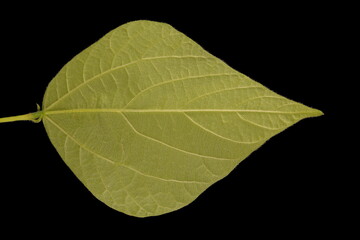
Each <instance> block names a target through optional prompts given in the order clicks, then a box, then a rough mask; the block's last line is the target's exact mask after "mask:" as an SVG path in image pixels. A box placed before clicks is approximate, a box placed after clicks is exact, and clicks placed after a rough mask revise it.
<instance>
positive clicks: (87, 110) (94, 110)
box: [44, 108, 309, 115]
mask: <svg viewBox="0 0 360 240" xmlns="http://www.w3.org/2000/svg"><path fill="white" fill-rule="evenodd" d="M187 112H245V113H246V112H248V113H275V114H302V113H309V112H286V111H271V110H256V109H111V108H103V109H100V108H85V109H68V110H50V111H46V110H45V111H44V115H55V114H67V113H187Z"/></svg>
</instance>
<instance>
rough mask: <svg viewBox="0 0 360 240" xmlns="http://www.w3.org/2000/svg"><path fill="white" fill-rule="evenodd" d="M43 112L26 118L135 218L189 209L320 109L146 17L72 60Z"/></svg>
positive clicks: (103, 195) (85, 178)
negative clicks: (288, 95)
mask: <svg viewBox="0 0 360 240" xmlns="http://www.w3.org/2000/svg"><path fill="white" fill-rule="evenodd" d="M40 113H41V114H39V113H37V114H35V116H33V115H31V117H30V118H31V119H23V120H35V121H37V120H38V119H39V118H42V120H43V123H44V125H45V128H46V131H47V133H48V135H49V137H50V140H51V142H52V143H53V145H54V146H55V148H56V149H57V151H58V152H59V154H60V156H61V157H62V159H63V160H64V161H65V163H66V164H67V165H68V166H69V167H70V169H71V170H72V171H73V172H74V174H75V175H76V176H77V177H78V178H79V179H80V181H81V182H82V183H83V184H84V185H85V186H86V187H87V188H88V189H89V190H90V192H91V193H92V194H93V195H94V196H95V197H96V198H98V199H99V200H101V201H102V202H104V203H105V204H107V205H108V206H110V207H112V208H114V209H116V210H118V211H121V212H124V213H126V214H128V215H133V216H137V217H146V216H154V215H160V214H164V213H167V212H171V211H174V210H176V209H179V208H181V207H184V206H186V205H188V204H189V203H191V202H192V201H193V200H195V199H196V198H197V197H198V196H199V195H200V194H201V193H202V192H203V191H205V190H206V189H207V188H208V187H209V186H211V185H212V184H214V183H215V182H217V181H218V180H220V179H222V178H223V177H225V176H226V175H228V174H229V173H230V172H231V171H232V170H233V169H234V167H236V166H237V165H238V164H239V163H240V162H241V161H242V160H244V159H245V158H246V157H247V156H248V155H249V154H250V153H251V152H253V151H254V150H256V149H257V148H259V147H260V146H261V145H262V144H263V143H264V142H265V141H267V140H268V139H269V138H270V137H272V136H274V135H275V134H277V133H279V132H281V131H282V130H284V129H286V128H287V127H289V126H291V125H292V124H294V123H296V122H298V121H299V120H301V119H303V118H306V117H312V116H319V115H321V114H322V113H321V112H320V111H319V110H315V109H312V108H309V107H307V106H304V105H302V104H300V103H296V102H294V101H291V100H289V99H287V98H284V97H282V96H280V95H278V94H276V93H274V92H272V91H270V90H269V89H267V88H265V87H264V86H262V85H261V84H259V83H257V82H255V81H253V80H252V79H250V78H249V77H247V76H245V75H243V74H241V73H239V72H237V71H235V70H234V69H232V68H231V67H229V66H228V65H226V64H225V63H224V62H223V61H221V60H219V59H218V58H216V57H214V56H212V55H211V54H209V53H208V52H206V51H205V50H204V49H202V48H201V47H200V46H199V45H198V44H197V43H195V42H194V41H192V40H191V39H190V38H188V37H187V36H185V35H184V34H182V33H180V32H178V31H177V30H175V29H174V28H173V27H171V26H170V25H167V24H165V23H158V22H151V21H135V22H130V23H127V24H124V25H122V26H120V27H118V28H117V29H115V30H113V31H111V32H110V33H108V34H106V35H105V36H104V37H103V38H102V39H100V40H99V41H98V42H96V43H95V44H93V45H92V46H90V47H89V48H87V49H86V50H84V51H83V52H81V53H80V54H78V55H77V56H76V57H74V58H73V59H72V60H71V61H70V62H69V63H67V64H66V65H65V66H64V67H63V69H61V71H60V72H59V73H58V74H57V75H56V77H55V78H54V79H53V80H52V81H51V82H50V84H49V86H48V88H47V90H46V93H45V97H44V101H43V110H42V111H41V112H40ZM27 118H29V116H28V115H27ZM12 120H13V119H12ZM20 120H21V119H20ZM4 121H5V120H4ZM0 122H1V121H0Z"/></svg>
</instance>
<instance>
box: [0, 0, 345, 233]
mask: <svg viewBox="0 0 360 240" xmlns="http://www.w3.org/2000/svg"><path fill="white" fill-rule="evenodd" d="M164 6H165V7H164ZM139 8H140V9H141V10H139ZM349 9H350V8H349ZM349 9H348V8H340V7H338V6H329V5H319V6H315V5H313V4H310V5H300V4H294V5H279V6H276V5H273V4H272V5H261V4H259V5H257V4H255V6H243V5H236V4H234V5H231V4H230V5H229V4H225V2H224V3H222V2H216V3H215V2H214V3H206V5H201V4H198V5H196V4H195V3H194V2H193V3H184V2H182V3H178V2H168V3H167V4H165V5H158V6H157V5H154V4H149V3H136V4H134V6H130V5H125V4H122V3H120V4H119V5H118V6H113V5H110V4H108V3H105V2H101V3H96V4H95V3H94V6H84V5H83V6H77V7H75V6H73V5H57V4H55V3H54V4H52V5H39V6H34V5H31V6H30V5H29V6H26V5H21V7H20V6H6V7H3V8H2V9H1V12H2V14H1V17H0V18H1V19H0V20H1V23H0V27H1V45H0V47H1V58H2V60H3V62H2V64H1V67H0V69H1V78H0V117H5V116H13V115H18V114H24V113H28V112H32V111H35V110H36V105H35V104H36V103H39V104H41V103H42V97H43V94H44V92H45V89H46V86H47V84H48V83H49V82H50V80H51V79H52V78H53V77H54V76H55V75H56V73H57V72H58V71H59V70H60V69H61V67H62V66H63V65H64V64H65V63H67V62H68V61H69V60H70V59H71V58H72V57H73V56H75V55H76V54H78V53H80V52H81V51H82V50H83V49H84V48H86V47H88V46H89V45H91V44H92V43H94V42H95V41H96V40H98V39H99V38H101V37H102V36H103V35H104V34H106V33H107V32H108V31H110V30H112V29H114V28H116V27H118V26H120V25H122V24H124V23H126V22H128V21H132V20H138V19H148V20H154V21H162V22H167V23H169V24H171V25H172V26H173V27H175V28H176V29H178V30H179V31H181V32H183V33H185V34H186V35H187V36H189V37H190V38H192V39H193V40H195V41H196V42H197V43H199V44H200V45H201V46H203V47H204V48H205V49H206V50H207V51H209V52H210V53H212V54H213V55H215V56H217V57H219V58H220V59H222V60H224V61H225V62H226V63H228V64H229V65H230V66H231V67H233V68H234V69H236V70H238V71H240V72H242V73H244V74H246V75H248V76H250V77H251V78H253V79H254V80H256V81H258V82H260V83H262V84H264V85H265V86H267V87H268V88H270V89H271V90H273V91H275V92H277V93H279V94H281V95H283V96H286V97H288V98H290V99H293V100H295V101H298V102H301V103H304V104H306V105H308V106H311V107H314V108H317V109H320V110H322V111H323V112H324V113H325V115H324V116H322V117H319V118H312V119H305V120H303V121H301V122H299V123H298V124H295V125H294V126H292V127H290V128H289V129H287V130H286V131H284V132H282V133H281V134H279V135H277V136H275V137H274V138H272V139H271V140H270V141H269V142H267V143H266V144H265V145H263V146H262V147H261V148H260V149H259V150H257V151H255V152H254V153H253V154H252V155H251V156H250V157H248V158H247V159H246V160H244V161H243V162H242V163H241V164H240V165H239V166H238V167H237V168H236V169H235V170H234V171H233V172H232V173H231V174H230V175H229V176H228V177H226V178H225V179H223V180H221V181H219V182H218V183H216V184H214V185H213V186H212V187H210V188H209V189H208V190H207V191H205V192H204V193H203V194H202V195H201V196H199V198H198V199H196V200H195V201H194V202H193V203H191V204H190V205H189V206H187V207H184V208H182V209H181V210H178V211H175V212H172V213H169V214H166V215H163V216H159V217H151V218H145V219H139V218H134V217H129V216H127V215H125V214H122V213H119V212H117V211H114V210H112V209H110V208H109V207H107V206H105V205H104V204H103V203H101V202H100V201H98V200H96V199H95V198H94V197H93V196H92V195H91V193H90V192H89V191H88V190H87V189H86V188H85V187H84V186H83V185H82V184H81V183H80V181H78V180H77V178H76V177H75V176H74V175H73V174H72V172H71V171H70V169H68V168H67V166H66V165H65V164H64V163H63V161H62V160H61V158H60V157H59V156H58V154H57V152H56V150H55V149H54V147H53V146H52V145H51V143H50V141H49V139H48V137H47V135H46V132H45V130H44V128H43V125H42V124H33V123H30V122H17V123H7V124H1V125H0V132H1V137H0V150H1V155H0V159H1V160H0V162H1V176H0V184H1V186H0V187H1V191H0V201H1V205H0V211H1V215H0V218H1V220H2V224H1V227H0V228H1V230H2V232H3V234H5V233H11V234H19V233H21V232H25V233H27V234H28V235H29V236H31V235H34V236H35V235H39V234H40V235H46V234H50V235H49V236H56V235H58V234H61V233H65V234H68V233H69V234H70V233H71V234H70V235H72V234H74V233H76V232H78V233H80V234H81V235H83V236H85V235H86V234H88V233H90V234H95V233H99V234H104V236H105V234H109V233H110V234H114V236H116V235H118V237H119V238H122V237H123V236H125V235H126V232H130V233H131V234H132V236H138V235H141V234H143V233H145V234H149V235H154V236H157V237H160V236H162V235H164V236H165V237H168V238H172V237H174V236H180V235H181V234H184V236H188V237H190V236H191V235H192V234H194V233H196V232H198V233H200V234H201V235H202V236H204V237H205V236H207V235H206V234H209V233H210V235H213V234H217V233H220V234H221V236H223V237H224V238H226V236H231V235H227V234H230V233H235V234H236V235H232V236H237V237H241V236H242V235H244V234H245V233H248V232H250V233H251V234H253V235H255V236H256V235H258V234H261V233H265V234H270V233H275V234H276V235H286V236H289V237H290V236H299V235H304V236H307V235H308V234H314V233H316V234H319V235H322V234H328V233H330V234H333V233H336V232H340V230H341V228H340V223H342V222H344V219H345V217H344V216H345V215H344V214H346V213H350V214H351V213H352V210H349V209H347V208H346V207H347V204H344V201H343V200H344V199H345V200H347V198H349V197H350V196H348V195H347V194H348V192H347V190H345V189H344V181H343V180H344V179H343V177H342V175H343V173H344V171H345V170H344V168H343V164H342V163H344V161H346V159H345V156H344V154H343V151H345V150H342V147H340V146H339V143H338V141H339V140H341V138H340V137H339V136H340V135H338V134H340V133H342V132H343V131H344V129H342V128H339V127H338V125H339V124H338V120H339V119H340V117H339V114H340V109H341V105H340V103H339V101H338V96H339V95H337V94H338V92H339V91H341V89H340V85H342V84H345V79H343V77H342V73H339V72H340V71H339V67H338V66H339V65H338V64H339V62H341V61H342V60H341V59H342V58H341V57H339V56H341V54H342V53H343V51H346V50H345V49H346V47H347V46H346V45H347V44H346V43H345V44H344V43H343V38H344V36H346V34H347V33H348V31H351V29H348V27H349V25H350V24H349V23H350V20H351V14H350V13H347V10H349ZM340 14H345V15H346V16H347V17H348V18H345V19H343V18H342V21H340V20H339V19H340V17H339V15H340ZM335 95H336V96H337V97H335ZM339 138H340V139H339ZM340 153H342V154H341V155H340ZM339 196H341V197H339ZM12 227H15V228H16V229H18V230H17V231H13V230H11V229H12ZM349 228H350V227H349ZM20 229H21V231H20ZM45 230H51V231H50V232H49V233H46V231H45ZM164 230H170V233H167V234H166V233H164ZM342 231H343V230H341V232H342Z"/></svg>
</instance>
